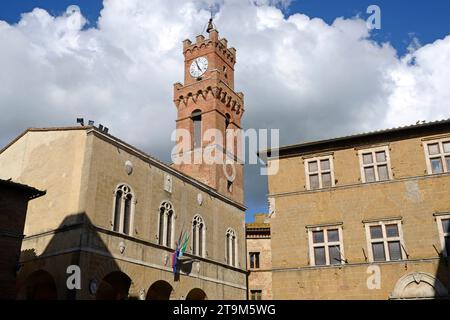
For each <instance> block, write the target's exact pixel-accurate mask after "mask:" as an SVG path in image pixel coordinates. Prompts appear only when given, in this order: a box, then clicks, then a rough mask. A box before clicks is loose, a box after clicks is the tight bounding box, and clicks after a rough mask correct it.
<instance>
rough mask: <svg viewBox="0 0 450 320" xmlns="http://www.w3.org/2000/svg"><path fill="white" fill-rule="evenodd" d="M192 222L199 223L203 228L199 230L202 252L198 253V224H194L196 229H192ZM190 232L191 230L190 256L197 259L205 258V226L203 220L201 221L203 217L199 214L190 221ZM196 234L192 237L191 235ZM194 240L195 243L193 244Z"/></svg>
mask: <svg viewBox="0 0 450 320" xmlns="http://www.w3.org/2000/svg"><path fill="white" fill-rule="evenodd" d="M194 221H197V222H199V223H201V224H202V225H203V228H202V230H201V232H202V233H201V235H202V238H201V241H202V252H199V251H200V241H199V239H200V237H199V236H200V230H199V227H198V225H199V223H197V224H196V227H195V228H194ZM191 230H192V234H191V238H192V240H191V241H192V242H191V245H192V254H195V255H196V256H198V257H205V253H206V239H205V238H206V225H205V220H204V219H203V217H202V216H201V215H199V214H196V215H195V216H194V218H193V219H192V223H191ZM194 232H195V233H196V236H195V237H194V234H193V233H194ZM194 238H195V242H194Z"/></svg>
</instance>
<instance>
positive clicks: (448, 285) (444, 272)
mask: <svg viewBox="0 0 450 320" xmlns="http://www.w3.org/2000/svg"><path fill="white" fill-rule="evenodd" d="M439 222H440V223H442V228H443V231H444V234H450V219H446V220H441V221H439ZM443 247H444V249H443V250H442V251H440V252H439V250H436V251H437V252H438V254H439V265H438V268H437V271H436V281H435V284H434V289H435V298H439V299H442V298H446V299H450V290H449V289H450V262H449V256H450V236H445V237H444V246H443ZM435 248H436V246H435Z"/></svg>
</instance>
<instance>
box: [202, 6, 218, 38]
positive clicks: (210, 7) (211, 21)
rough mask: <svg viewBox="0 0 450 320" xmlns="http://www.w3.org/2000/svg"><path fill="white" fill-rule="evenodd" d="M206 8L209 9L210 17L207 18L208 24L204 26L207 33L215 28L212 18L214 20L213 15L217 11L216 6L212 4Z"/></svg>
mask: <svg viewBox="0 0 450 320" xmlns="http://www.w3.org/2000/svg"><path fill="white" fill-rule="evenodd" d="M208 9H209V12H210V13H211V18H210V19H209V21H208V26H207V27H206V32H207V33H209V32H210V31H211V30H214V29H216V26H215V25H214V23H213V20H214V16H215V14H216V12H217V11H218V9H217V8H216V6H214V5H212V4H211V5H210V6H209V8H208ZM203 30H204V29H203Z"/></svg>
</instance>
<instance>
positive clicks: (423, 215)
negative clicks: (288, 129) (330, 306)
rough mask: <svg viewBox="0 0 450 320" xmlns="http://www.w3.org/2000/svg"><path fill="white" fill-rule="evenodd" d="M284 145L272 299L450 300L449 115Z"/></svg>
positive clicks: (273, 206) (276, 199) (273, 199)
mask: <svg viewBox="0 0 450 320" xmlns="http://www.w3.org/2000/svg"><path fill="white" fill-rule="evenodd" d="M278 151H279V160H276V159H275V158H274V157H273V158H272V159H271V160H269V165H270V166H275V163H274V161H279V162H278V164H279V171H278V173H277V174H276V175H273V176H269V203H270V210H269V211H271V220H270V223H271V241H272V246H271V247H272V269H273V273H272V287H273V298H274V299H408V298H444V297H448V296H449V291H448V289H449V288H450V278H449V271H450V270H449V266H448V255H449V253H450V240H449V239H450V238H449V234H450V197H449V190H450V120H445V121H438V122H431V123H420V124H417V125H412V126H407V127H401V128H395V129H389V130H383V131H378V132H372V133H365V134H358V135H353V136H347V137H342V138H335V139H330V140H322V141H315V142H309V143H303V144H298V145H292V146H286V147H281V148H280V149H279V150H278ZM272 153H273V150H272ZM269 156H270V152H269Z"/></svg>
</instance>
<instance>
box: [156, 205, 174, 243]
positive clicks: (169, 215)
mask: <svg viewBox="0 0 450 320" xmlns="http://www.w3.org/2000/svg"><path fill="white" fill-rule="evenodd" d="M174 219H175V213H174V211H173V206H172V204H171V203H170V202H169V201H164V202H163V203H161V206H160V207H159V230H158V243H159V244H160V245H162V246H166V247H170V248H173V240H174V239H173V235H174V233H175V232H174V228H175V223H174Z"/></svg>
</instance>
